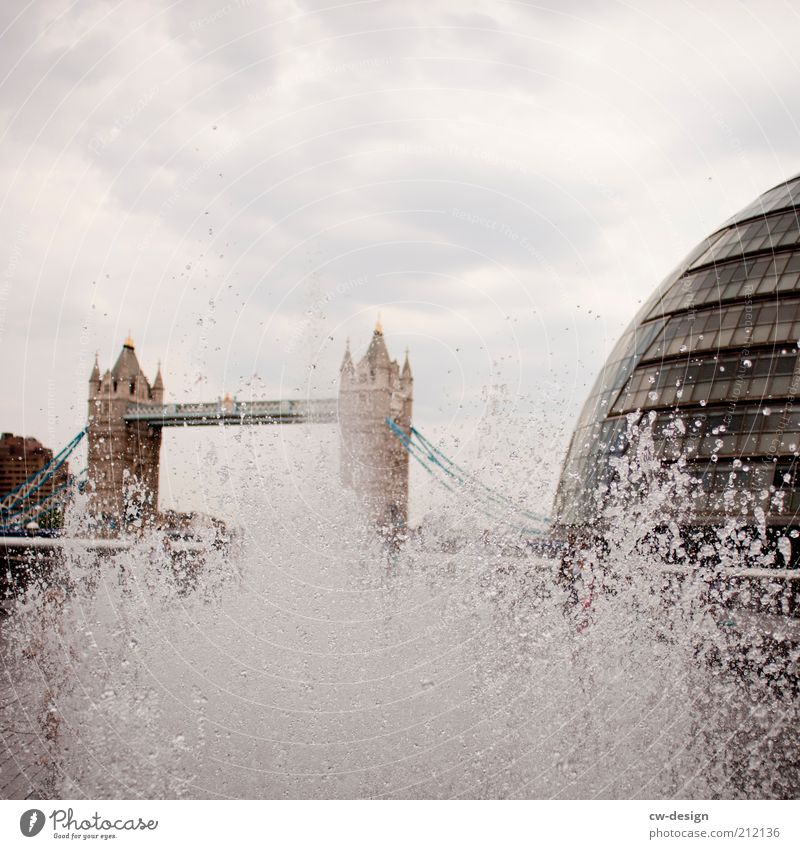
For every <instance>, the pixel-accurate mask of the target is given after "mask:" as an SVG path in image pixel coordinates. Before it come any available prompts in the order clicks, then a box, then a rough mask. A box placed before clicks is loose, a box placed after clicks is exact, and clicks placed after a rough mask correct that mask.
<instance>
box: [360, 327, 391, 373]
mask: <svg viewBox="0 0 800 849" xmlns="http://www.w3.org/2000/svg"><path fill="white" fill-rule="evenodd" d="M364 359H365V360H366V361H367V362H368V363H369V368H370V371H371V372H374V371H375V369H378V368H389V364H390V363H391V360H390V358H389V351H388V349H387V348H386V340H385V339H384V338H383V325H382V324H381V316H380V313H378V320H377V321H376V322H375V330H374V331H373V332H372V339H371V340H370V343H369V347H368V348H367V353H366V354H365V355H364ZM363 361H364V360H362V362H363Z"/></svg>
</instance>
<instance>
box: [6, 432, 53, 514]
mask: <svg viewBox="0 0 800 849" xmlns="http://www.w3.org/2000/svg"><path fill="white" fill-rule="evenodd" d="M52 459H53V452H52V451H51V450H50V449H49V448H45V447H44V445H42V443H41V442H39V440H38V439H34V438H33V437H32V436H15V435H14V434H13V433H4V434H3V435H2V436H1V437H0V496H3V495H5V494H7V493H9V492H11V490H12V489H16V488H17V487H18V486H19V485H20V484H22V483H24V482H25V481H26V480H27V479H28V478H29V477H30V476H31V475H32V474H34V472H38V471H39V469H41V468H43V467H44V466H46V465H47V464H48V463H49V462H50V461H51V460H52ZM68 474H69V468H68V466H67V463H64V465H63V466H61V468H60V469H59V470H58V471H57V472H55V473H54V474H53V476H52V477H51V478H50V479H49V480H47V481H45V483H43V484H42V486H41V487H40V488H39V493H40V495H39V496H38V497H40V498H45V497H46V496H48V495H52V494H53V491H54V490H56V489H58V488H59V487H61V486H63V485H64V484H65V483H66V481H67V476H68Z"/></svg>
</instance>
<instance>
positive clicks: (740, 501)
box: [555, 175, 800, 548]
mask: <svg viewBox="0 0 800 849" xmlns="http://www.w3.org/2000/svg"><path fill="white" fill-rule="evenodd" d="M799 210H800V175H798V176H797V177H795V178H793V179H791V180H789V181H787V182H786V183H781V184H780V185H779V186H776V187H775V188H773V189H771V190H770V191H768V192H766V193H765V194H763V195H761V197H759V198H758V199H757V200H755V201H754V202H753V203H751V204H750V205H749V206H748V207H746V208H745V209H743V210H742V211H741V212H740V213H739V214H738V215H736V216H734V217H733V218H732V219H731V220H730V221H728V222H727V223H726V224H725V225H724V226H723V227H721V228H720V229H719V230H717V231H716V232H715V233H712V234H711V235H710V236H709V237H708V238H707V239H706V240H705V241H704V242H703V243H702V244H701V245H699V246H698V247H697V248H696V249H695V250H694V251H692V253H691V254H690V255H689V256H688V257H687V259H686V260H685V261H684V262H683V263H682V264H681V266H680V267H679V268H678V269H677V271H675V272H674V273H672V274H671V275H670V276H669V277H668V278H667V279H666V280H665V281H664V282H663V283H662V284H661V285H660V286H659V287H658V288H657V289H656V291H655V292H654V294H653V295H652V297H651V298H650V299H649V301H648V302H647V303H646V304H645V305H644V306H643V307H642V309H641V310H640V311H639V313H638V315H637V316H636V317H635V318H634V320H633V322H632V323H631V325H630V326H629V327H628V329H627V330H626V331H625V333H624V335H623V336H622V338H621V339H620V340H619V342H618V343H617V345H616V347H615V348H614V350H613V351H612V353H611V356H610V357H609V358H608V361H607V362H606V364H605V366H604V368H603V370H602V372H601V374H600V376H599V377H598V379H597V381H596V383H595V385H594V387H593V389H592V391H591V394H590V395H589V398H588V400H587V401H586V404H585V406H584V408H583V411H582V413H581V416H580V419H579V421H578V424H577V427H576V429H575V433H574V434H573V437H572V441H571V443H570V448H569V452H568V455H567V459H566V461H565V464H564V469H563V472H562V477H561V482H560V485H559V489H558V494H557V496H556V510H555V512H556V517H557V522H558V524H559V525H561V526H562V527H567V528H569V527H575V528H580V527H583V528H585V527H588V526H595V525H597V523H601V522H602V516H603V512H604V509H605V507H606V501H607V499H608V497H609V495H608V493H609V491H610V490H613V488H614V481H615V477H618V476H619V470H618V469H617V468H615V466H616V465H617V464H615V463H614V462H613V458H615V457H624V455H625V454H626V452H629V451H630V447H631V446H630V434H631V426H633V427H634V428H636V427H637V426H641V424H642V423H643V422H646V423H647V424H648V427H650V428H652V431H651V432H652V435H653V438H654V449H655V453H656V457H657V459H658V460H659V461H660V462H661V464H662V465H663V466H668V465H669V464H672V463H675V462H676V461H681V467H682V469H684V470H685V471H686V473H687V474H688V475H690V476H691V477H692V478H694V479H695V481H691V482H690V491H691V492H692V498H691V499H690V505H691V506H690V510H689V511H688V513H685V517H686V520H687V522H688V524H689V525H692V526H704V525H706V526H707V525H717V524H720V523H722V522H724V521H726V520H727V519H730V518H732V517H734V518H736V519H737V520H738V521H739V522H741V524H743V525H752V526H753V527H758V526H760V527H764V526H765V525H766V526H767V527H768V528H771V529H772V530H771V531H770V535H775V534H776V533H780V534H781V535H783V534H784V533H785V532H784V531H781V532H778V531H777V530H776V529H778V528H783V529H786V528H788V527H789V526H793V525H800V522H799V521H798V514H800V465H799V464H798V453H799V452H800V403H798V401H797V400H796V396H797V394H798V389H800V358H799V357H798V354H799V353H800V351H799V349H798V344H799V343H800V211H799ZM637 423H638V425H637ZM684 461H685V462H684ZM788 536H791V537H795V532H794V531H793V530H792V531H790V532H789V534H788ZM793 543H794V547H795V548H796V547H797V546H796V540H793Z"/></svg>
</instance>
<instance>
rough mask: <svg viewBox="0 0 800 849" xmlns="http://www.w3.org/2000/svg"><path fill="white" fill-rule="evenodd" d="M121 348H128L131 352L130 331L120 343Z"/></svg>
mask: <svg viewBox="0 0 800 849" xmlns="http://www.w3.org/2000/svg"><path fill="white" fill-rule="evenodd" d="M122 347H123V348H130V349H131V351H132V350H133V339H131V332H130V330H129V331H128V336H127V338H126V339H125V341H124V342H123V343H122Z"/></svg>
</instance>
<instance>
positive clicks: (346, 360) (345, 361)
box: [339, 336, 355, 375]
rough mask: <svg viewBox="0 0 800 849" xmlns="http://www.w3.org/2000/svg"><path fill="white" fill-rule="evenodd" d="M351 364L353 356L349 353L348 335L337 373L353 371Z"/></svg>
mask: <svg viewBox="0 0 800 849" xmlns="http://www.w3.org/2000/svg"><path fill="white" fill-rule="evenodd" d="M354 370H355V369H354V366H353V357H352V355H351V353H350V337H349V336H348V337H347V347H346V348H345V349H344V357H342V364H341V366H340V367H339V374H348V375H350V374H352V373H353V371H354Z"/></svg>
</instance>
